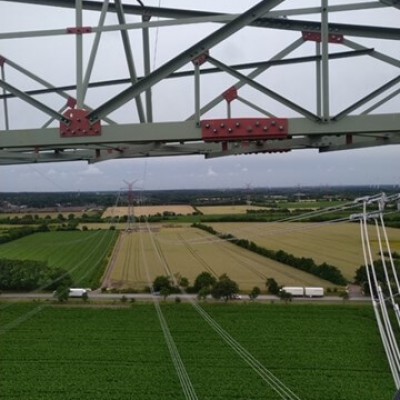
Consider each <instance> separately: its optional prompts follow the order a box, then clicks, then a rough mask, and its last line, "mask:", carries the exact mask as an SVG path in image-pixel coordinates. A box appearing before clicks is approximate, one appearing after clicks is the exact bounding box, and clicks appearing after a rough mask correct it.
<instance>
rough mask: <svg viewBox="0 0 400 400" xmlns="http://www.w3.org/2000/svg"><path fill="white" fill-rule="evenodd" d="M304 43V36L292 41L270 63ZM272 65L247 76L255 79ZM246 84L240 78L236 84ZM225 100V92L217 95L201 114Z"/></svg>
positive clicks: (204, 107) (262, 67)
mask: <svg viewBox="0 0 400 400" xmlns="http://www.w3.org/2000/svg"><path fill="white" fill-rule="evenodd" d="M302 44H304V40H303V38H299V39H297V40H295V41H294V42H293V43H291V44H290V45H289V46H287V47H286V48H284V49H283V50H281V51H280V52H279V53H277V54H276V55H275V56H273V57H272V58H271V59H270V61H269V62H270V63H271V62H275V61H279V60H281V59H282V58H283V57H286V56H287V55H288V54H290V53H291V52H293V51H294V50H296V49H298V48H299V47H300V46H301V45H302ZM271 66H272V64H268V65H263V66H260V67H258V68H257V69H255V70H254V71H252V72H250V73H249V74H248V75H247V76H246V77H247V78H248V79H255V78H256V77H257V76H259V75H260V74H262V73H263V72H265V71H266V70H267V69H268V68H270V67H271ZM244 85H245V82H243V81H241V80H239V81H238V82H236V83H235V84H234V85H232V86H234V87H235V88H236V89H240V88H241V87H243V86H244ZM223 100H224V96H223V94H219V95H218V96H216V97H215V98H214V99H213V100H211V101H210V102H208V103H207V104H206V105H205V106H203V107H202V108H201V109H200V115H202V114H204V113H206V112H207V111H210V110H211V109H212V108H214V107H215V106H217V105H218V104H219V103H220V102H221V101H223ZM193 118H194V116H193V115H191V116H190V117H189V118H187V119H186V120H191V119H193Z"/></svg>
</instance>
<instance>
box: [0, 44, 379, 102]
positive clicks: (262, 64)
mask: <svg viewBox="0 0 400 400" xmlns="http://www.w3.org/2000/svg"><path fill="white" fill-rule="evenodd" d="M373 52H374V49H371V48H363V49H361V50H355V51H343V52H337V53H331V54H329V59H330V60H338V59H342V58H351V57H360V56H365V55H370V54H372V53H373ZM318 60H321V56H320V55H316V56H305V57H293V58H286V59H284V60H281V59H272V60H269V61H258V62H250V63H245V64H235V65H231V66H230V68H233V69H235V70H244V69H253V68H264V69H267V68H269V67H277V66H280V65H290V64H301V63H307V62H315V61H318ZM6 63H10V65H11V61H9V60H6ZM14 65H16V64H14ZM149 72H150V71H149ZM221 72H222V71H221V70H220V69H219V68H202V69H201V70H200V75H207V74H214V73H221ZM193 75H194V71H193V70H190V71H178V72H174V73H172V74H171V75H169V76H167V77H166V78H165V79H177V78H184V77H190V76H193ZM141 79H143V77H142V76H140V77H138V80H141ZM130 82H131V80H130V79H129V78H124V79H114V80H108V81H100V82H91V83H89V84H88V87H89V88H99V87H104V86H112V85H123V84H128V83H130ZM45 86H46V89H35V90H27V91H26V92H25V93H26V94H28V95H30V96H35V95H39V94H46V93H60V92H63V91H67V90H75V89H76V85H65V86H58V87H53V86H50V85H49V84H47V85H45ZM13 97H15V96H14V95H13V94H12V93H7V94H0V100H2V99H7V98H13ZM64 97H65V98H68V95H67V94H65V96H64Z"/></svg>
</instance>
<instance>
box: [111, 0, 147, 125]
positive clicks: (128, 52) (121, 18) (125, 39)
mask: <svg viewBox="0 0 400 400" xmlns="http://www.w3.org/2000/svg"><path fill="white" fill-rule="evenodd" d="M114 4H115V8H116V11H117V16H118V22H119V23H120V24H121V25H122V24H125V23H126V21H125V14H124V9H123V7H122V2H121V0H115V1H114ZM120 32H121V38H122V44H123V47H124V52H125V58H126V62H127V65H128V70H129V75H130V77H131V83H132V84H135V83H136V82H137V75H136V68H135V63H134V61H133V54H132V49H131V44H130V40H129V34H128V32H127V31H126V30H121V31H120ZM134 98H135V102H136V107H137V112H138V116H139V121H140V122H145V116H144V109H143V104H142V99H141V98H140V94H138V95H137V96H134Z"/></svg>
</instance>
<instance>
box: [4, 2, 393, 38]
mask: <svg viewBox="0 0 400 400" xmlns="http://www.w3.org/2000/svg"><path fill="white" fill-rule="evenodd" d="M3 1H11V2H14V3H27V4H36V5H47V6H56V7H61V8H74V7H75V1H74V0H3ZM385 1H387V2H389V1H390V4H387V3H385V4H386V5H389V6H393V7H397V8H398V6H397V3H396V1H395V0H385ZM391 1H393V3H391ZM101 7H102V2H99V1H97V2H96V1H85V0H84V1H83V8H84V9H86V10H92V11H100V10H101ZM271 8H273V7H271ZM124 10H125V14H133V15H152V16H154V17H160V18H190V17H202V16H203V17H205V16H210V17H212V16H215V15H218V13H215V12H208V11H197V10H184V9H173V8H162V7H147V6H146V7H141V6H135V5H125V6H124ZM110 11H111V12H115V6H114V4H113V3H111V4H110ZM268 11H269V10H268ZM266 14H267V13H266ZM249 25H251V26H257V27H261V28H263V27H264V28H272V29H279V30H292V31H300V32H301V31H310V30H311V31H314V32H320V31H321V24H320V23H319V22H312V21H307V20H304V21H301V20H286V19H283V18H257V19H256V20H255V21H253V22H250V23H249ZM329 29H330V31H331V32H332V33H339V34H344V35H349V36H358V37H371V38H374V37H375V38H380V39H391V40H397V39H399V38H400V29H397V28H385V27H374V26H362V25H351V24H336V23H331V24H329Z"/></svg>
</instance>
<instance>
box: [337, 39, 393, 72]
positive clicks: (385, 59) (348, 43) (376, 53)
mask: <svg viewBox="0 0 400 400" xmlns="http://www.w3.org/2000/svg"><path fill="white" fill-rule="evenodd" d="M343 45H345V46H347V47H349V48H351V49H353V50H356V51H357V50H366V49H367V47H365V46H362V45H360V44H358V43H356V42H353V41H351V40H349V39H344V41H343ZM369 55H370V56H371V57H373V58H376V59H377V60H380V61H383V62H385V63H387V64H390V65H393V66H394V67H397V68H400V61H399V60H397V59H396V58H393V57H390V56H388V55H387V54H383V53H381V52H379V51H376V50H375V49H374V50H373V51H372V52H371V53H370V54H369Z"/></svg>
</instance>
